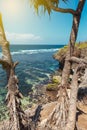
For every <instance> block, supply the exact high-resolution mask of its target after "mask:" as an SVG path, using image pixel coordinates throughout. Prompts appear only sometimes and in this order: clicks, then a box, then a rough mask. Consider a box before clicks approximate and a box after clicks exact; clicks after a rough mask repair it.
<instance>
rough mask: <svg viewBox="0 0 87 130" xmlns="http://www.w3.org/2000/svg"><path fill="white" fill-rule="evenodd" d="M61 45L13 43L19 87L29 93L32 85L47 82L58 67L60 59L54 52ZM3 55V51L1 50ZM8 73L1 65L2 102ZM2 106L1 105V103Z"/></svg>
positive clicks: (0, 91)
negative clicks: (55, 57) (56, 58)
mask: <svg viewBox="0 0 87 130" xmlns="http://www.w3.org/2000/svg"><path fill="white" fill-rule="evenodd" d="M61 47H63V46H61V45H12V46H11V54H12V57H13V60H14V61H18V62H19V65H18V66H17V67H16V74H17V76H18V78H19V88H20V90H21V91H22V93H23V94H24V95H27V94H28V93H29V91H30V89H31V88H32V86H35V85H40V84H46V83H47V82H48V81H49V79H50V75H52V74H53V73H54V72H55V70H57V69H58V61H56V60H54V59H53V57H52V56H53V54H54V53H55V52H56V51H58V50H59V49H60V48H61ZM0 55H1V52H0ZM5 86H6V74H5V71H4V70H2V67H1V66H0V104H3V101H4V98H5V96H6V89H5ZM0 106H1V105H0Z"/></svg>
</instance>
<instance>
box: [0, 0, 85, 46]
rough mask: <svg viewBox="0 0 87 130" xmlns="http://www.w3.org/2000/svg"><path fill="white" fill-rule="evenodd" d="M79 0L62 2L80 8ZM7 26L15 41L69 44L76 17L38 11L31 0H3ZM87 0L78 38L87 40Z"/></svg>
mask: <svg viewBox="0 0 87 130" xmlns="http://www.w3.org/2000/svg"><path fill="white" fill-rule="evenodd" d="M77 4H78V0H69V1H68V3H67V4H65V3H63V2H61V3H60V4H59V6H60V7H63V8H73V9H76V7H77ZM0 12H1V13H2V18H3V24H4V29H5V32H6V36H7V40H8V41H10V43H11V44H48V45H49V44H57V45H58V44H68V41H69V36H70V32H71V27H72V20H73V17H72V15H71V14H64V13H58V12H55V11H52V12H51V15H50V16H49V15H48V14H47V13H46V14H41V13H40V14H39V15H37V14H36V13H35V10H34V8H33V7H31V5H30V2H29V0H0ZM86 12H87V1H86V4H85V7H84V10H83V13H82V18H81V22H80V26H79V33H78V37H77V42H79V41H87V13H86Z"/></svg>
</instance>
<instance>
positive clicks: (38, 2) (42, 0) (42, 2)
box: [30, 0, 68, 15]
mask: <svg viewBox="0 0 87 130" xmlns="http://www.w3.org/2000/svg"><path fill="white" fill-rule="evenodd" d="M49 1H50V2H51V3H52V4H53V5H54V6H56V7H58V4H59V2H60V1H63V2H67V1H68V0H49ZM30 2H31V5H33V6H34V9H35V11H36V12H37V13H39V8H40V7H42V8H41V9H42V12H43V13H45V12H46V11H47V12H48V14H49V15H50V13H51V10H52V9H51V8H50V6H49V5H48V2H47V1H46V0H30Z"/></svg>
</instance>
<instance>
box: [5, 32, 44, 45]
mask: <svg viewBox="0 0 87 130" xmlns="http://www.w3.org/2000/svg"><path fill="white" fill-rule="evenodd" d="M6 37H7V40H8V41H13V42H29V43H32V42H40V41H41V40H42V39H41V37H40V36H37V35H34V34H31V33H25V34H20V33H9V32H7V31H6Z"/></svg>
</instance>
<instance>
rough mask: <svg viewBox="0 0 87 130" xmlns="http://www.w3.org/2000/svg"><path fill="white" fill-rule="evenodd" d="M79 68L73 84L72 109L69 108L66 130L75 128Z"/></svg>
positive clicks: (75, 73)
mask: <svg viewBox="0 0 87 130" xmlns="http://www.w3.org/2000/svg"><path fill="white" fill-rule="evenodd" d="M78 74H79V73H78V68H76V70H75V72H74V75H73V79H72V84H71V92H72V93H71V95H70V103H69V105H70V107H69V116H68V121H67V122H68V123H67V125H66V128H65V130H74V128H75V120H76V101H77V92H78Z"/></svg>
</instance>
